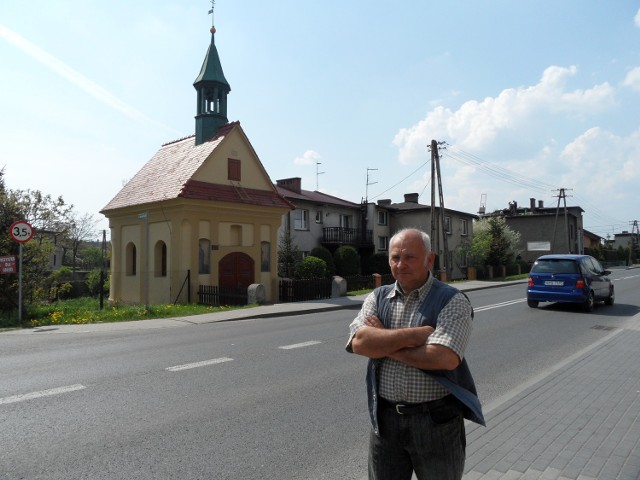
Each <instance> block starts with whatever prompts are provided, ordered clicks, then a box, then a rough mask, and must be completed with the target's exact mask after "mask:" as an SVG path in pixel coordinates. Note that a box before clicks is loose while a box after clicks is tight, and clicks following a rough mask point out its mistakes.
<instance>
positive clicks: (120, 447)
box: [0, 270, 640, 480]
mask: <svg viewBox="0 0 640 480" xmlns="http://www.w3.org/2000/svg"><path fill="white" fill-rule="evenodd" d="M612 278H614V279H615V285H616V304H615V305H614V306H613V307H606V306H603V305H599V306H598V307H597V308H596V310H595V311H594V312H593V313H591V314H585V313H582V312H581V311H580V310H579V309H576V308H569V307H566V306H557V305H556V306H554V305H551V306H546V307H543V308H538V309H531V308H529V307H527V305H526V302H525V301H524V287H523V286H514V287H504V288H498V289H490V290H482V291H474V292H470V293H469V297H470V298H471V301H472V303H473V305H474V308H475V310H476V317H475V330H474V337H473V340H472V345H471V347H470V349H469V351H468V355H467V357H468V360H469V363H470V365H471V368H472V371H473V373H474V376H475V377H476V382H477V384H478V388H479V393H480V396H481V398H482V400H483V403H484V404H485V405H487V407H488V408H490V407H491V405H492V404H493V403H496V402H500V401H501V399H503V398H505V397H507V396H509V395H510V394H511V392H513V391H514V390H516V389H518V388H519V387H521V386H522V385H524V384H526V383H527V382H529V381H531V380H532V379H534V378H536V376H538V375H541V374H544V373H545V372H548V371H549V370H550V369H552V368H554V366H555V365H557V364H558V363H560V362H562V361H564V360H565V359H566V358H567V357H569V356H571V355H572V354H574V353H576V352H578V351H580V350H582V349H584V348H588V347H589V346H590V345H592V344H594V343H595V342H597V341H598V340H599V339H601V338H602V337H603V336H604V335H606V334H607V333H608V331H610V329H612V328H616V327H619V326H621V325H622V324H623V323H624V321H625V320H626V319H628V318H629V317H630V316H632V315H633V314H635V313H637V312H638V309H639V307H640V299H639V298H637V297H638V296H637V291H638V288H639V287H640V270H628V271H626V270H616V271H615V272H614V274H613V275H612ZM354 314H355V312H354V311H349V310H346V311H338V312H327V313H321V314H314V315H301V316H292V317H281V318H263V319H256V320H244V321H236V322H225V323H213V324H205V325H190V326H186V327H183V328H172V329H158V330H154V329H151V330H127V331H116V332H101V333H76V334H57V333H54V332H46V331H44V332H42V333H39V334H31V335H6V334H5V335H3V334H0V424H1V425H2V428H1V429H0V479H11V480H14V479H29V480H32V479H33V480H35V479H47V480H57V479H65V480H68V479H81V478H82V479H238V478H242V479H258V478H260V479H263V478H268V479H272V478H273V479H276V478H277V479H361V478H365V475H366V442H367V435H368V426H367V418H366V413H365V410H366V408H365V405H366V397H365V391H364V373H365V365H366V359H364V358H361V357H358V356H354V355H350V354H347V353H346V352H345V351H344V344H345V341H346V336H347V325H348V323H349V322H350V321H351V319H352V318H353V316H354Z"/></svg>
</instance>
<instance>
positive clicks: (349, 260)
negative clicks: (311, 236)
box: [333, 245, 360, 277]
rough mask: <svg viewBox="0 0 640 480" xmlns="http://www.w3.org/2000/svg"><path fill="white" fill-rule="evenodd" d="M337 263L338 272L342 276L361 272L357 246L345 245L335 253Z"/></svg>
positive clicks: (334, 257) (334, 259)
mask: <svg viewBox="0 0 640 480" xmlns="http://www.w3.org/2000/svg"><path fill="white" fill-rule="evenodd" d="M333 261H334V262H335V264H336V273H337V274H338V275H340V276H341V277H349V276H351V275H358V273H360V256H359V255H358V252H357V251H356V249H355V248H353V247H351V246H349V245H343V246H342V247H338V249H337V250H336V251H335V253H334V254H333Z"/></svg>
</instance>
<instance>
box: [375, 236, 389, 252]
mask: <svg viewBox="0 0 640 480" xmlns="http://www.w3.org/2000/svg"><path fill="white" fill-rule="evenodd" d="M388 249H389V237H378V250H384V251H386V250H388Z"/></svg>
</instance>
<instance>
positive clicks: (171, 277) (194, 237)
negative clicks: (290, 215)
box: [109, 199, 282, 304]
mask: <svg viewBox="0 0 640 480" xmlns="http://www.w3.org/2000/svg"><path fill="white" fill-rule="evenodd" d="M131 210H132V209H130V211H129V212H128V214H121V215H118V216H112V217H111V218H110V219H109V221H110V227H111V242H112V252H113V253H112V279H111V294H110V299H111V301H114V302H124V303H141V304H144V303H147V301H148V303H150V304H159V303H172V302H174V301H175V300H176V298H178V294H179V292H180V290H181V287H182V284H183V283H184V281H185V278H186V276H187V272H188V271H190V272H191V301H192V302H193V303H195V302H197V292H198V285H218V275H219V270H218V263H219V262H220V260H221V259H222V258H224V257H225V256H226V255H228V254H230V253H233V252H242V253H245V254H247V255H249V256H250V257H251V258H252V259H253V260H254V268H255V271H254V282H255V283H261V284H263V285H264V287H265V293H266V296H267V301H269V302H277V300H278V298H277V294H278V289H277V254H276V250H277V244H278V239H277V232H278V228H279V226H280V221H281V215H282V209H276V208H267V207H257V206H254V205H244V204H232V203H224V202H204V201H202V202H196V201H193V200H189V201H187V200H183V199H178V200H174V201H172V202H171V204H163V206H162V208H160V206H159V205H149V206H148V208H147V209H145V210H146V211H147V218H148V231H149V239H148V242H149V243H148V245H147V237H146V231H147V220H145V219H140V218H138V213H137V211H136V212H133V211H131ZM138 210H140V209H138ZM143 211H144V210H143ZM200 239H207V240H209V241H210V247H209V248H210V264H209V266H210V268H209V273H208V274H200V273H198V267H199V258H200V252H199V250H200V243H199V241H200ZM159 241H162V242H164V243H165V245H166V251H167V260H166V262H167V275H166V276H164V277H162V276H159V275H158V274H157V260H156V257H155V248H156V245H157V243H158V242H159ZM129 242H132V243H133V244H135V246H136V251H137V257H138V258H137V261H136V265H137V271H136V275H127V273H126V272H127V265H126V246H127V244H128V243H129ZM262 242H269V247H270V248H269V266H270V271H268V272H262V271H261V270H262ZM147 249H148V252H149V254H148V255H147V254H146V253H145V252H146V251H147ZM147 274H148V276H147ZM147 281H148V285H149V289H148V297H147V290H146V285H147V283H146V282H147ZM185 288H186V287H185ZM147 298H148V300H147ZM186 299H187V293H186V290H183V292H182V294H181V295H180V297H179V298H178V301H179V302H180V303H185V302H186Z"/></svg>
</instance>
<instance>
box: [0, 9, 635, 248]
mask: <svg viewBox="0 0 640 480" xmlns="http://www.w3.org/2000/svg"><path fill="white" fill-rule="evenodd" d="M210 7H211V5H210V2H208V1H206V0H199V1H194V0H192V1H189V2H186V1H181V2H178V1H174V2H170V1H164V0H154V1H151V0H136V1H135V2H130V1H125V0H112V1H109V2H104V1H100V2H99V1H94V0H82V1H80V0H57V1H55V2H40V3H39V4H33V3H29V2H24V1H23V0H3V2H2V3H1V4H0V58H2V62H1V65H2V67H1V68H2V77H1V85H2V88H0V110H1V112H2V114H1V115H0V168H2V167H4V169H5V178H6V183H7V185H8V187H9V188H12V189H27V188H30V189H35V190H41V191H42V192H44V193H49V194H51V195H53V196H58V195H62V196H63V197H64V198H65V200H66V201H67V202H69V203H72V204H74V205H75V207H76V209H77V211H78V212H80V213H85V212H86V213H91V214H94V215H95V217H96V219H100V220H101V221H100V223H99V225H98V227H99V228H107V222H106V221H105V220H104V217H102V215H100V214H99V213H98V212H99V210H100V209H101V208H102V207H104V206H105V205H106V204H107V203H108V202H109V200H110V199H111V198H112V197H113V196H114V195H115V194H116V193H117V192H118V191H119V189H120V188H121V187H122V185H123V182H126V180H128V179H130V178H131V177H133V175H134V174H135V173H136V172H137V171H138V170H139V169H140V168H141V167H142V166H143V165H144V164H145V163H146V161H147V160H148V159H149V158H151V156H152V155H153V154H154V153H155V151H156V150H157V149H158V148H159V147H160V146H161V145H162V144H163V143H166V142H168V141H171V140H175V139H177V138H181V137H183V136H187V135H191V134H192V133H193V132H194V118H193V117H194V115H195V110H196V93H195V90H194V88H193V81H194V80H195V78H196V76H197V74H198V72H199V70H200V66H201V64H202V60H203V58H204V55H205V53H206V51H207V47H208V44H209V40H210V33H209V28H210V26H211V16H210V15H207V11H208V10H209V8H210ZM214 15H215V17H214V20H215V26H216V29H217V33H216V45H217V48H218V52H219V54H220V58H221V61H222V66H223V69H224V72H225V76H226V78H227V80H228V81H229V83H230V84H231V93H230V95H229V97H228V116H229V120H230V121H235V120H239V121H240V123H241V124H242V127H243V129H244V130H245V132H246V133H247V135H248V137H249V139H250V141H251V143H252V145H253V147H254V149H255V150H256V152H257V153H258V155H259V157H260V159H261V160H262V162H263V164H264V166H265V168H266V170H267V172H268V173H269V175H270V176H271V179H272V180H273V181H274V182H275V180H277V179H280V178H288V177H294V176H297V177H301V178H302V183H303V188H305V189H308V190H315V189H316V187H318V189H319V190H321V191H323V192H325V193H328V194H331V195H335V196H338V197H342V198H345V199H348V200H351V201H353V202H360V201H361V199H362V198H363V197H365V196H367V197H368V199H369V201H377V200H379V199H385V198H389V199H391V200H392V201H394V202H400V201H403V198H404V194H405V193H413V192H416V193H419V194H420V203H423V204H429V202H430V195H431V194H430V180H429V176H430V167H429V160H430V152H429V151H428V149H427V145H429V144H430V142H431V140H432V139H434V140H437V141H443V142H446V143H447V147H446V149H444V150H441V152H440V155H441V168H442V183H443V193H444V201H445V206H446V207H448V208H453V209H456V210H461V211H465V212H470V213H477V212H478V208H479V206H480V203H481V201H482V200H484V203H485V205H486V209H487V211H493V210H496V209H502V208H507V207H508V204H509V202H511V201H513V200H515V201H517V202H518V204H519V205H520V206H526V205H528V204H529V199H530V198H535V199H536V200H542V201H543V202H544V204H545V206H556V205H557V204H558V192H559V189H560V188H564V189H566V195H567V199H566V201H567V205H578V206H581V207H582V208H583V209H584V210H585V213H584V224H585V228H586V229H588V230H590V231H592V232H594V233H597V234H599V235H601V236H603V237H606V236H607V234H609V235H611V234H613V233H618V232H621V231H624V230H628V231H631V223H630V222H632V221H633V220H640V218H639V217H640V211H639V207H640V200H639V195H638V189H639V186H640V114H639V113H638V112H640V47H639V46H640V3H639V2H637V1H628V0H624V1H623V0H611V1H606V2H604V1H602V0H565V1H561V2H558V1H557V0H535V1H533V0H522V1H513V0H487V1H478V0H451V1H448V2H437V1H429V0H405V1H402V0H400V1H398V2H388V1H387V2H382V1H379V0H369V1H364V0H350V1H344V0H324V1H319V0H273V1H271V2H264V1H256V0H246V1H238V0H217V1H216V5H215V13H214ZM368 169H370V170H369V171H368ZM317 172H318V174H316V173H317ZM367 178H368V183H369V184H368V185H367ZM561 205H563V202H561Z"/></svg>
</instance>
